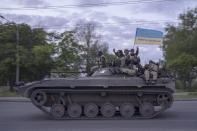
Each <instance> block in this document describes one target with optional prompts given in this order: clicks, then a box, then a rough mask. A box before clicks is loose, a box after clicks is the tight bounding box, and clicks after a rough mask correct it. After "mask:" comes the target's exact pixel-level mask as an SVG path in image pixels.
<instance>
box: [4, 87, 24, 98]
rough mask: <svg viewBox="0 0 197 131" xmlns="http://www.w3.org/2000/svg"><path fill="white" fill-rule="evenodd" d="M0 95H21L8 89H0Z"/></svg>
mask: <svg viewBox="0 0 197 131" xmlns="http://www.w3.org/2000/svg"><path fill="white" fill-rule="evenodd" d="M0 97H21V95H20V94H19V93H17V92H16V91H14V92H10V90H9V89H7V88H6V89H0Z"/></svg>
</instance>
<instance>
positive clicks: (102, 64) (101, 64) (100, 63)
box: [91, 52, 106, 72]
mask: <svg viewBox="0 0 197 131" xmlns="http://www.w3.org/2000/svg"><path fill="white" fill-rule="evenodd" d="M97 63H98V65H96V66H93V67H92V68H91V72H94V71H95V70H96V69H98V68H104V67H106V58H105V56H104V55H103V53H101V52H100V54H99V58H98V61H97Z"/></svg>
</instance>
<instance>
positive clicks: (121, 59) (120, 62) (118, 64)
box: [113, 49, 125, 67]
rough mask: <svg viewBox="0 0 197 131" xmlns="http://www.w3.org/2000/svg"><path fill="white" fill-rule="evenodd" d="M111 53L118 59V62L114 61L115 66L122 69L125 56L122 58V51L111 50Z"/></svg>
mask: <svg viewBox="0 0 197 131" xmlns="http://www.w3.org/2000/svg"><path fill="white" fill-rule="evenodd" d="M113 52H114V54H115V55H116V56H117V57H118V60H117V61H116V65H117V66H119V67H124V66H125V56H124V54H123V52H122V50H118V51H117V52H116V50H115V49H113Z"/></svg>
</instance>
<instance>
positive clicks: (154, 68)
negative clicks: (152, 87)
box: [144, 60, 159, 84]
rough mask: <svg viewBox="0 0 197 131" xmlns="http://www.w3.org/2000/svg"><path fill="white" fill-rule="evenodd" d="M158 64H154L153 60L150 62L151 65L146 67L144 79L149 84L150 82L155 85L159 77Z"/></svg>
mask: <svg viewBox="0 0 197 131" xmlns="http://www.w3.org/2000/svg"><path fill="white" fill-rule="evenodd" d="M158 68H159V67H158V64H156V63H155V62H153V61H152V60H150V61H149V64H148V65H146V66H145V72H144V78H145V81H146V83H147V84H149V83H150V82H151V83H152V84H154V83H155V82H156V80H157V77H158ZM151 76H152V81H150V77H151Z"/></svg>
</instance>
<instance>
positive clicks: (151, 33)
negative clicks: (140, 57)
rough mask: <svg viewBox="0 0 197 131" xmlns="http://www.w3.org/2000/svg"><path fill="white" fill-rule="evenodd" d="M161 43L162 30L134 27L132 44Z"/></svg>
mask: <svg viewBox="0 0 197 131" xmlns="http://www.w3.org/2000/svg"><path fill="white" fill-rule="evenodd" d="M162 43H163V32H161V31H157V30H150V29H142V28H137V29H136V36H135V43H134V44H136V45H137V44H152V45H160V44H162Z"/></svg>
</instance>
